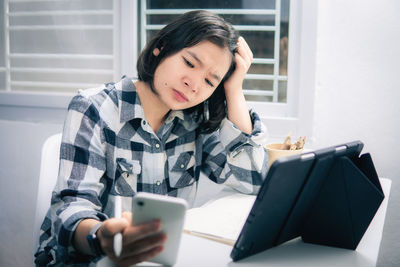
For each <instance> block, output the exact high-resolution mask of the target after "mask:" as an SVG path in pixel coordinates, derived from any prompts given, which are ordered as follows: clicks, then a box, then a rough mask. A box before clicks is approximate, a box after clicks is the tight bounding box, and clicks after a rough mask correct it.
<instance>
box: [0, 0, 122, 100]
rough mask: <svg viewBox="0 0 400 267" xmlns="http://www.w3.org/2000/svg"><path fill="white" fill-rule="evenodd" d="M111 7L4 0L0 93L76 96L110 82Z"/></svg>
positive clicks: (93, 2)
mask: <svg viewBox="0 0 400 267" xmlns="http://www.w3.org/2000/svg"><path fill="white" fill-rule="evenodd" d="M113 3H114V1H108V0H73V1H60V0H53V1H49V0H47V1H43V0H42V1H32V0H31V1H21V0H14V1H12V0H5V1H4V6H3V9H4V10H3V12H2V16H4V18H3V20H2V22H5V23H4V24H5V25H2V26H3V27H4V33H5V34H4V35H3V36H2V38H3V39H0V40H1V41H2V42H3V44H4V45H2V47H3V53H2V57H0V64H1V66H2V67H1V69H0V70H1V72H2V75H1V76H0V84H1V85H2V86H1V87H0V88H2V89H5V90H8V91H29V92H32V91H52V92H68V91H69V92H76V90H77V89H78V88H87V87H92V86H95V85H96V84H100V83H103V82H108V81H111V80H113V79H114V74H115V72H116V71H119V69H118V68H117V67H116V66H117V64H116V61H118V59H117V55H118V50H117V49H116V48H117V47H118V46H116V45H115V44H114V39H115V34H116V31H117V30H116V27H115V20H114V17H115V14H117V13H118V12H116V11H115V5H113ZM2 32H3V31H2Z"/></svg>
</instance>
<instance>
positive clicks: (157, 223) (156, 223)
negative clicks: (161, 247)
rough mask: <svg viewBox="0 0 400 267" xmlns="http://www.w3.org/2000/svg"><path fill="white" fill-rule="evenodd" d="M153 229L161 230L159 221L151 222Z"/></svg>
mask: <svg viewBox="0 0 400 267" xmlns="http://www.w3.org/2000/svg"><path fill="white" fill-rule="evenodd" d="M153 228H154V230H159V229H160V228H161V221H160V220H155V221H154V222H153Z"/></svg>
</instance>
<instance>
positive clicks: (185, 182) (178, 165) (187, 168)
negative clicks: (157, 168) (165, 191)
mask: <svg viewBox="0 0 400 267" xmlns="http://www.w3.org/2000/svg"><path fill="white" fill-rule="evenodd" d="M194 167H195V160H194V156H193V152H184V153H181V154H179V155H176V156H171V157H169V158H168V168H169V185H170V186H171V187H175V188H182V187H186V186H190V185H192V184H193V183H194V182H195V175H194Z"/></svg>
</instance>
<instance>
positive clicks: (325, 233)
mask: <svg viewBox="0 0 400 267" xmlns="http://www.w3.org/2000/svg"><path fill="white" fill-rule="evenodd" d="M383 198H384V195H383V191H382V188H381V185H380V183H379V180H378V175H377V174H376V171H375V168H374V165H373V163H372V159H371V156H370V155H369V154H364V155H362V156H361V157H360V158H356V159H353V160H351V159H350V158H348V157H340V158H337V159H335V161H334V162H333V166H332V168H331V169H330V171H329V173H328V175H327V176H326V178H325V181H324V183H323V184H322V186H321V189H320V191H319V194H318V195H317V197H316V199H315V200H314V202H313V205H312V207H311V209H310V210H309V213H308V215H307V216H306V219H305V221H304V224H303V226H302V233H301V236H302V239H303V241H304V242H308V243H315V244H321V245H328V246H335V247H341V248H347V249H356V248H357V245H358V243H359V242H360V240H361V238H362V236H363V235H364V233H365V231H366V230H367V228H368V225H369V224H370V222H371V220H372V218H373V217H374V215H375V213H376V211H377V210H378V208H379V206H380V204H381V202H382V201H383Z"/></svg>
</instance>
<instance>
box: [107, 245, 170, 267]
mask: <svg viewBox="0 0 400 267" xmlns="http://www.w3.org/2000/svg"><path fill="white" fill-rule="evenodd" d="M163 249H164V247H162V246H159V247H155V248H153V249H151V250H148V251H146V252H143V253H141V254H138V255H135V256H133V257H129V258H125V259H118V260H114V259H113V260H114V261H115V262H116V263H117V264H118V266H131V265H134V264H137V263H139V262H143V261H148V260H150V259H151V258H154V257H155V256H157V255H158V254H160V253H161V252H162V251H163Z"/></svg>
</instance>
